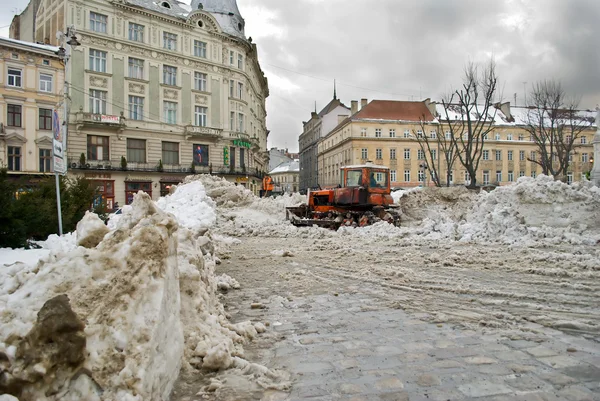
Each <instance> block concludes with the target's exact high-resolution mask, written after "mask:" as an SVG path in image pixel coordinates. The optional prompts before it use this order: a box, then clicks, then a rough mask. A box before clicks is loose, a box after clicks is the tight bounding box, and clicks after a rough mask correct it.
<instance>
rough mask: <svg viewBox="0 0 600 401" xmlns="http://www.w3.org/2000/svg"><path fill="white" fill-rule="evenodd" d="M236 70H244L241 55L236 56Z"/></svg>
mask: <svg viewBox="0 0 600 401" xmlns="http://www.w3.org/2000/svg"><path fill="white" fill-rule="evenodd" d="M238 68H239V69H240V70H243V69H244V56H242V55H241V54H238Z"/></svg>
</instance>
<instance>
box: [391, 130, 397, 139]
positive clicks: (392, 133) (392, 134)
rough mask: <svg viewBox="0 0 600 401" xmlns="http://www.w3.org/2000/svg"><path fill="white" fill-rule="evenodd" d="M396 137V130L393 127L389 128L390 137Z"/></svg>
mask: <svg viewBox="0 0 600 401" xmlns="http://www.w3.org/2000/svg"><path fill="white" fill-rule="evenodd" d="M395 137H396V130H395V129H391V130H390V138H395Z"/></svg>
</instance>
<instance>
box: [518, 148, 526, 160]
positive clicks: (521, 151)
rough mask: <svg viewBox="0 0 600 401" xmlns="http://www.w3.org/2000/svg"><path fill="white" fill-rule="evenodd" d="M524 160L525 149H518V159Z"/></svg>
mask: <svg viewBox="0 0 600 401" xmlns="http://www.w3.org/2000/svg"><path fill="white" fill-rule="evenodd" d="M524 160H525V151H524V150H519V161H524Z"/></svg>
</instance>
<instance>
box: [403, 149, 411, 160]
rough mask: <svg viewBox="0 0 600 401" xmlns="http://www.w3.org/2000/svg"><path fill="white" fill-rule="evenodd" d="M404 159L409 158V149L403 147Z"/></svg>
mask: <svg viewBox="0 0 600 401" xmlns="http://www.w3.org/2000/svg"><path fill="white" fill-rule="evenodd" d="M404 160H410V149H409V148H405V149H404Z"/></svg>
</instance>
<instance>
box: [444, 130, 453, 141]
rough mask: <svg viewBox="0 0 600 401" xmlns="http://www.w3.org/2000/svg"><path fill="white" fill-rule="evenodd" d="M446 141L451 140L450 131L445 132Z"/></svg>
mask: <svg viewBox="0 0 600 401" xmlns="http://www.w3.org/2000/svg"><path fill="white" fill-rule="evenodd" d="M445 135H446V140H450V139H452V132H451V131H446V134H445Z"/></svg>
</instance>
